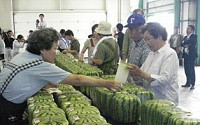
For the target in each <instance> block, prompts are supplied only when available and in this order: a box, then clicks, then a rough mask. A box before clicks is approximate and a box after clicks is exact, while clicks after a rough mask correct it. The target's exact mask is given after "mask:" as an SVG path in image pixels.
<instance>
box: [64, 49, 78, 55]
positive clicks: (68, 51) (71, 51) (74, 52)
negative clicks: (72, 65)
mask: <svg viewBox="0 0 200 125" xmlns="http://www.w3.org/2000/svg"><path fill="white" fill-rule="evenodd" d="M63 53H71V54H77V51H76V50H64V51H63Z"/></svg>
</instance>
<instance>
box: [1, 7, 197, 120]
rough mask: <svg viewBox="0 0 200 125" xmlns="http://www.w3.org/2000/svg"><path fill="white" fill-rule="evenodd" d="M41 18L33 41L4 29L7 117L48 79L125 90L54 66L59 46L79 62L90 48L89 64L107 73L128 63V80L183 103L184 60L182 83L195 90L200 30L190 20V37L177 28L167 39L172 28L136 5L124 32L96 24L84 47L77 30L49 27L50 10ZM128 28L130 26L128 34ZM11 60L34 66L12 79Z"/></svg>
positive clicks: (3, 91) (20, 109)
mask: <svg viewBox="0 0 200 125" xmlns="http://www.w3.org/2000/svg"><path fill="white" fill-rule="evenodd" d="M39 17H40V20H36V28H37V29H38V30H35V31H30V34H29V37H28V39H27V40H24V37H23V35H18V36H17V39H14V37H13V32H12V31H11V30H9V31H7V32H6V33H5V34H0V44H1V45H0V47H1V49H0V59H1V60H4V59H5V61H6V62H7V65H5V67H4V68H3V70H2V71H1V74H0V76H1V77H0V88H1V93H0V101H1V102H2V103H1V104H0V107H1V108H0V112H1V113H0V117H1V118H2V119H4V120H5V121H6V120H7V119H8V118H9V116H10V115H13V116H17V117H20V116H19V114H20V115H21V114H22V113H23V111H24V107H25V102H26V100H27V98H28V97H30V96H32V95H34V94H35V93H36V92H37V91H39V90H40V89H42V88H43V87H44V86H45V85H47V84H48V83H51V84H54V85H57V84H59V83H60V82H62V83H67V84H70V85H74V86H102V87H106V88H108V89H110V90H112V91H116V90H120V89H121V85H120V83H118V82H115V81H112V80H102V79H94V78H90V77H86V76H82V75H73V74H71V73H69V72H66V71H64V70H62V69H60V68H58V67H57V66H55V65H53V63H54V60H55V57H56V51H60V52H62V53H64V54H66V53H67V54H71V55H72V56H73V57H74V58H76V59H77V60H78V61H82V62H85V60H84V59H85V57H84V54H85V52H86V50H88V58H87V59H88V62H87V63H88V64H90V65H93V66H96V67H98V68H100V69H101V70H102V71H103V72H104V74H105V75H114V74H116V72H117V68H118V64H119V63H120V61H121V62H123V63H128V66H127V68H128V70H129V76H128V79H127V82H129V83H136V84H137V85H140V86H143V87H144V88H146V89H148V90H151V91H153V92H154V93H155V98H156V99H167V100H170V101H172V102H174V103H175V104H177V105H178V100H179V95H178V88H179V87H178V69H179V65H184V69H185V74H186V77H187V82H186V83H185V85H182V87H191V88H190V89H191V90H193V89H194V86H195V70H194V66H195V60H196V58H197V35H195V34H194V31H195V28H194V26H193V25H188V27H187V31H186V33H187V36H185V37H183V35H181V34H180V32H179V28H178V27H175V28H174V34H173V35H171V37H170V39H169V42H167V37H168V35H167V31H166V28H165V27H163V26H162V25H160V24H159V23H157V22H149V23H146V21H145V18H144V13H143V11H142V10H141V9H136V10H134V11H133V13H132V14H131V15H130V16H129V18H128V19H127V25H125V26H123V25H122V24H121V23H119V24H117V25H116V28H117V30H118V32H117V33H116V34H114V35H112V32H111V24H110V23H109V22H106V21H101V22H100V23H99V24H94V25H93V26H92V28H91V29H92V34H91V35H89V36H88V39H87V40H86V41H85V43H84V46H83V48H82V49H80V43H79V41H78V39H77V38H76V37H75V36H74V33H73V31H72V30H66V31H65V29H61V30H60V33H58V32H57V31H56V30H55V29H52V28H47V23H46V22H45V21H44V20H43V18H44V14H40V15H39ZM123 27H127V30H126V32H125V34H124V33H123ZM168 44H169V45H168ZM24 47H26V51H25V52H23V53H20V52H19V49H20V48H24ZM80 50H81V51H80ZM19 53H20V54H19ZM183 58H184V64H183V63H182V62H183V61H182V60H183ZM8 64H10V65H11V64H12V65H15V66H16V67H17V68H19V66H23V65H27V64H34V65H31V66H30V67H28V68H27V67H26V68H24V67H22V68H21V69H19V71H18V72H17V73H15V74H14V76H13V77H12V79H11V80H7V79H8V78H9V77H10V75H12V73H13V70H10V68H12V67H10V65H8ZM33 70H34V73H33V72H32V71H33ZM38 74H40V75H38ZM22 76H23V77H22ZM52 76H53V77H52ZM36 83H37V84H36ZM16 84H17V85H16ZM13 111H15V112H13ZM2 114H3V115H2Z"/></svg>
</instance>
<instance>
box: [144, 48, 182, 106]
mask: <svg viewBox="0 0 200 125" xmlns="http://www.w3.org/2000/svg"><path fill="white" fill-rule="evenodd" d="M178 68H179V64H178V57H177V54H176V52H175V51H174V50H173V49H171V48H170V47H169V46H167V45H164V46H163V47H161V48H160V49H159V50H158V51H156V52H153V51H151V52H150V53H149V55H148V57H147V59H146V61H145V62H144V64H143V65H142V67H141V69H142V70H143V71H144V72H148V73H150V74H151V77H152V78H154V79H155V80H154V81H153V82H151V83H150V84H147V83H144V87H145V88H146V89H148V90H151V91H153V92H154V93H155V98H156V99H167V100H170V101H172V102H174V103H175V104H178V100H179V97H178Z"/></svg>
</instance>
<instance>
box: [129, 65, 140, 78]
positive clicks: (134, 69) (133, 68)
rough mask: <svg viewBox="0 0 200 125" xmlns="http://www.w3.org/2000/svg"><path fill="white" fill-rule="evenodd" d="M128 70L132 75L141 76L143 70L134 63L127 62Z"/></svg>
mask: <svg viewBox="0 0 200 125" xmlns="http://www.w3.org/2000/svg"><path fill="white" fill-rule="evenodd" d="M127 68H128V70H129V73H130V75H131V76H132V77H134V76H141V75H142V73H143V71H142V70H141V69H140V68H139V67H138V66H136V65H134V64H128V67H127Z"/></svg>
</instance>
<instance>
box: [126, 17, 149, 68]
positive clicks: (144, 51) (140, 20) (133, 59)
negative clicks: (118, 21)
mask: <svg viewBox="0 0 200 125" xmlns="http://www.w3.org/2000/svg"><path fill="white" fill-rule="evenodd" d="M127 23H128V24H127V25H126V26H127V27H128V29H129V31H130V41H131V43H130V45H129V53H128V63H131V64H135V65H137V66H138V67H141V66H142V64H143V63H144V61H145V60H146V58H147V56H148V54H149V52H150V49H149V47H148V45H147V43H146V42H145V41H144V39H143V34H142V32H141V31H142V28H143V27H144V24H145V19H144V17H143V16H142V15H140V14H132V15H131V16H130V17H129V18H128V20H127Z"/></svg>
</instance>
